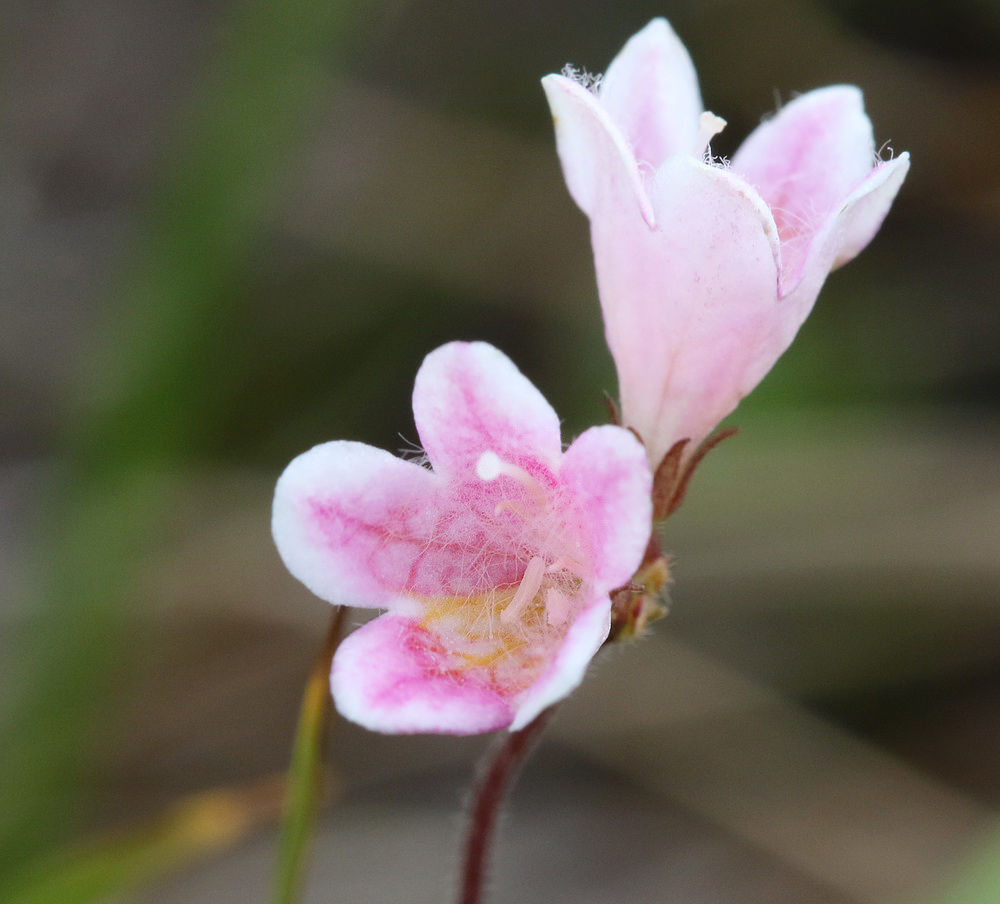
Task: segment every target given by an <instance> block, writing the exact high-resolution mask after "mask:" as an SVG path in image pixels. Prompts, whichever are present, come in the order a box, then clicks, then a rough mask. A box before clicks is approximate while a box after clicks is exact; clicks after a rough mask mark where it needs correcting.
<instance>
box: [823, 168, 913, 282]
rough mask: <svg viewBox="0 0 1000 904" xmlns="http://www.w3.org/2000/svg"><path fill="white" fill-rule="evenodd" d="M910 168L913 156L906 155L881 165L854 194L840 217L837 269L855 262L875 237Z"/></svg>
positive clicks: (846, 203)
mask: <svg viewBox="0 0 1000 904" xmlns="http://www.w3.org/2000/svg"><path fill="white" fill-rule="evenodd" d="M909 169H910V155H909V154H907V153H905V152H904V153H902V154H900V155H899V156H898V157H896V158H894V159H893V160H888V161H886V162H885V163H880V164H879V165H878V166H877V167H875V169H873V170H872V171H871V172H870V173H869V174H868V176H867V177H866V178H865V179H864V180H863V181H862V182H861V184H860V185H858V186H857V188H855V189H854V191H853V192H851V194H850V196H849V197H848V199H847V201H846V202H845V203H844V207H843V209H842V210H841V211H840V213H839V214H838V218H839V220H840V222H839V223H838V224H837V227H836V239H835V241H836V244H837V254H836V259H835V260H834V262H833V266H834V267H839V266H841V265H842V264H846V263H847V262H848V261H849V260H851V259H853V258H854V257H855V256H856V255H857V254H859V253H860V252H861V251H863V250H864V249H865V246H866V245H867V244H868V243H869V242H870V241H871V240H872V239H873V238H874V237H875V233H876V232H878V230H879V227H880V226H881V225H882V221H883V220H884V219H885V218H886V215H887V214H888V213H889V208H890V207H892V202H893V201H894V200H895V198H896V195H897V194H898V193H899V189H900V188H901V187H902V185H903V180H904V179H905V178H906V174H907V172H909Z"/></svg>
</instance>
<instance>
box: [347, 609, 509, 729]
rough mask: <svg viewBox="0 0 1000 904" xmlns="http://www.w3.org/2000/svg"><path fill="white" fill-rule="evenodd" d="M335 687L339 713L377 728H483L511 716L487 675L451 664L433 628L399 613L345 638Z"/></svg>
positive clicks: (505, 721) (501, 723)
mask: <svg viewBox="0 0 1000 904" xmlns="http://www.w3.org/2000/svg"><path fill="white" fill-rule="evenodd" d="M330 688H331V690H332V691H333V699H334V701H335V703H336V705H337V710H338V711H339V712H340V714H341V715H342V716H344V717H345V718H346V719H350V720H351V721H352V722H356V723H358V724H359V725H363V726H364V727H365V728H368V729H371V730H372V731H382V732H387V733H392V734H414V733H417V732H434V733H439V734H456V735H466V734H479V733H481V732H484V731H495V730H496V729H498V728H504V727H505V726H507V725H508V724H509V723H510V720H511V710H510V707H509V706H508V704H507V701H506V700H505V699H504V698H503V697H502V696H501V695H500V694H499V693H498V692H497V691H496V690H495V689H493V688H492V687H491V686H490V685H489V683H488V675H487V673H485V672H484V671H483V670H478V669H466V670H463V671H460V670H456V669H454V668H452V667H451V656H450V654H449V651H448V650H446V649H444V648H443V646H442V645H441V642H440V640H439V639H438V638H437V637H436V635H435V634H434V633H433V632H431V631H429V630H428V629H427V628H425V627H423V626H422V625H421V624H420V623H419V622H418V621H415V620H414V619H411V618H406V617H402V616H398V615H392V614H390V615H382V616H380V617H379V618H376V619H375V620H374V621H370V622H368V624H366V625H364V626H362V627H361V628H359V629H358V630H356V631H355V632H354V633H353V634H351V635H350V636H348V637H347V638H346V639H345V640H344V641H343V642H342V643H341V645H340V647H339V648H338V649H337V653H336V655H335V656H334V658H333V668H332V670H331V673H330Z"/></svg>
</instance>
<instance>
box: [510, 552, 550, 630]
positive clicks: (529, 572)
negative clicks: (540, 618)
mask: <svg viewBox="0 0 1000 904" xmlns="http://www.w3.org/2000/svg"><path fill="white" fill-rule="evenodd" d="M544 575H545V559H543V558H542V557H541V556H535V557H534V558H533V559H532V560H531V561H530V562H528V566H527V568H525V569H524V577H522V578H521V583H520V584H518V587H517V590H516V591H515V593H514V596H513V598H512V599H511V601H510V603H508V604H507V608H506V609H504V610H503V612H501V613H500V621H502V622H512V621H514V620H515V619H516V618H517V617H518V616H519V615H520V614H521V612H522V611H523V610H524V608H525V606H527V605H528V603H530V602H531V601H532V600H533V599H534V598H535V596H536V595H537V593H538V588H539V587H541V586H542V577H543V576H544Z"/></svg>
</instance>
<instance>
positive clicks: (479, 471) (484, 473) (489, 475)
mask: <svg viewBox="0 0 1000 904" xmlns="http://www.w3.org/2000/svg"><path fill="white" fill-rule="evenodd" d="M476 476H477V477H478V478H479V479H480V480H496V479H497V478H498V477H510V478H511V479H512V480H516V481H517V482H518V483H519V484H521V486H523V487H524V488H525V489H526V490H527V491H528V492H529V493H530V494H531V495H532V496H534V498H535V501H536V502H538V504H539V505H543V506H544V505H545V504H546V503H547V502H548V497H547V496H546V495H545V489H544V487H542V485H541V484H540V483H539V482H538V481H537V480H535V478H534V477H532V476H531V475H530V474H529V473H528V472H527V471H525V470H524V468H522V467H519V466H518V465H515V464H511V463H510V462H509V461H504V460H503V459H502V458H501V457H500V456H499V455H497V454H496V452H484V453H483V454H482V455H480V456H479V460H478V461H477V462H476Z"/></svg>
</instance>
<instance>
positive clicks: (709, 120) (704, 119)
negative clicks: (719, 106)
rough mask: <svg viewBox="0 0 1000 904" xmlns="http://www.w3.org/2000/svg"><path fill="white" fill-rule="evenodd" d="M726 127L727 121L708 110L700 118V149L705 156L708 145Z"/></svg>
mask: <svg viewBox="0 0 1000 904" xmlns="http://www.w3.org/2000/svg"><path fill="white" fill-rule="evenodd" d="M725 127H726V121H725V120H724V119H723V118H722V117H721V116H716V115H715V114H714V113H709V112H708V110H706V111H705V112H704V113H702V114H701V116H699V117H698V149H699V150H700V151H701V153H702V154H704V153H705V152H706V151H708V145H709V143H710V142H711V140H712V139H713V138H715V136H716V135H718V134H719V132H721V131H722V130H723V129H724V128H725Z"/></svg>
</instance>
